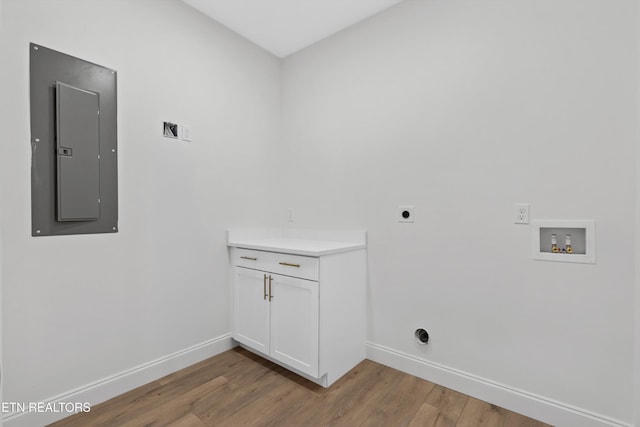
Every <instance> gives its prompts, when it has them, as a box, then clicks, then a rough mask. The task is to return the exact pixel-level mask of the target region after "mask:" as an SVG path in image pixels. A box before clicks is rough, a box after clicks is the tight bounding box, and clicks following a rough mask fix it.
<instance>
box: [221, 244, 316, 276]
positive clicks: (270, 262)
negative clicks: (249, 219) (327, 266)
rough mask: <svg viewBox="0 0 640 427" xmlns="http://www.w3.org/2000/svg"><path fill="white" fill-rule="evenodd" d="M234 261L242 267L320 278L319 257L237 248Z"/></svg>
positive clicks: (286, 274)
mask: <svg viewBox="0 0 640 427" xmlns="http://www.w3.org/2000/svg"><path fill="white" fill-rule="evenodd" d="M233 263H234V265H237V266H240V267H247V268H254V269H256V270H263V271H268V272H270V273H277V274H282V275H285V276H292V277H300V278H302V279H308V280H316V281H317V280H318V258H313V257H308V256H300V255H289V254H281V253H277V252H265V251H256V250H253V249H241V248H236V250H235V251H234V259H233Z"/></svg>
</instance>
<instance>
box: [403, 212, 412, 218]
mask: <svg viewBox="0 0 640 427" xmlns="http://www.w3.org/2000/svg"><path fill="white" fill-rule="evenodd" d="M410 216H411V212H409V211H402V218H404V219H407V218H409V217H410Z"/></svg>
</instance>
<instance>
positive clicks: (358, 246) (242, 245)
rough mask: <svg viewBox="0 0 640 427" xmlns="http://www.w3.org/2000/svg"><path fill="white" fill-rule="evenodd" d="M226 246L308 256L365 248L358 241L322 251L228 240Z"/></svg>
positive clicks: (364, 245) (365, 246)
mask: <svg viewBox="0 0 640 427" xmlns="http://www.w3.org/2000/svg"><path fill="white" fill-rule="evenodd" d="M227 246H228V247H232V248H242V249H254V250H259V251H267V252H277V253H283V254H291V255H302V256H310V257H320V256H324V255H332V254H338V253H342V252H351V251H357V250H360V249H366V248H367V245H366V244H360V243H354V244H353V245H352V246H346V247H342V248H334V249H327V250H322V251H308V250H304V249H292V248H287V247H282V246H270V245H260V244H253V243H243V242H228V243H227Z"/></svg>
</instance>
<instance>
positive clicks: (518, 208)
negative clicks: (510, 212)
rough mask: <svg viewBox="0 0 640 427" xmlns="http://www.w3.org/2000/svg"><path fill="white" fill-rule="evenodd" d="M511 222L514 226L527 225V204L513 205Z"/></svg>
mask: <svg viewBox="0 0 640 427" xmlns="http://www.w3.org/2000/svg"><path fill="white" fill-rule="evenodd" d="M513 222H514V223H515V224H529V203H516V204H515V206H514V217H513Z"/></svg>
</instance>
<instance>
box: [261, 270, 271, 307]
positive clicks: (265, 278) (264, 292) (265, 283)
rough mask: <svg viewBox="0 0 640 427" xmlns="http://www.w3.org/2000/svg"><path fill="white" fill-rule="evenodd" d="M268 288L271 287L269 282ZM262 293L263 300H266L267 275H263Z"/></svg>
mask: <svg viewBox="0 0 640 427" xmlns="http://www.w3.org/2000/svg"><path fill="white" fill-rule="evenodd" d="M269 287H271V282H269ZM262 293H263V294H264V300H265V301H266V300H267V297H268V295H267V275H266V274H265V275H264V281H263V282H262Z"/></svg>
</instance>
